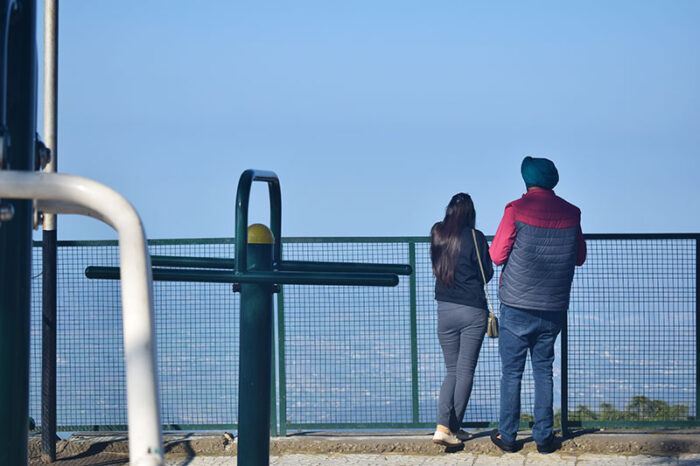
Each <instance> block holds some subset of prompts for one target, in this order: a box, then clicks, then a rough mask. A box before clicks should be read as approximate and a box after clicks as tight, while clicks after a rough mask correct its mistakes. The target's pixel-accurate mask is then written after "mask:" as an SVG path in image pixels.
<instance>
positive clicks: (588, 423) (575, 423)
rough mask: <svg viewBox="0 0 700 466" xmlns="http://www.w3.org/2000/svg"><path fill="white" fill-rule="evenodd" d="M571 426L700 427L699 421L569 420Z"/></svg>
mask: <svg viewBox="0 0 700 466" xmlns="http://www.w3.org/2000/svg"><path fill="white" fill-rule="evenodd" d="M569 427H581V428H620V429H640V428H659V427H669V428H683V427H700V422H699V421H594V420H592V421H571V420H570V421H569Z"/></svg>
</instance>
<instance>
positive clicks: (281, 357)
mask: <svg viewBox="0 0 700 466" xmlns="http://www.w3.org/2000/svg"><path fill="white" fill-rule="evenodd" d="M284 337H285V331H284V287H283V286H282V285H280V291H279V293H277V351H278V364H279V376H278V379H279V384H280V416H279V419H280V435H281V436H283V437H284V436H286V435H287V366H286V359H285V347H284Z"/></svg>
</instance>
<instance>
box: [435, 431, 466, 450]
mask: <svg viewBox="0 0 700 466" xmlns="http://www.w3.org/2000/svg"><path fill="white" fill-rule="evenodd" d="M433 443H437V444H438V445H443V446H445V447H458V446H460V445H462V441H461V440H460V439H458V438H457V437H455V436H454V435H453V434H452V433H446V432H441V431H439V430H436V431H435V434H433Z"/></svg>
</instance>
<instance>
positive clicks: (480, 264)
mask: <svg viewBox="0 0 700 466" xmlns="http://www.w3.org/2000/svg"><path fill="white" fill-rule="evenodd" d="M472 237H473V238H474V249H476V258H477V259H478V261H479V269H481V278H482V279H483V280H484V291H486V299H487V300H488V302H489V312H493V310H492V309H493V304H492V303H491V295H490V294H489V287H488V285H486V274H485V273H484V266H483V265H482V263H481V253H480V252H479V243H478V242H477V241H476V230H475V229H473V228H472Z"/></svg>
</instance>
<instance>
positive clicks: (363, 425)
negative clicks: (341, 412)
mask: <svg viewBox="0 0 700 466" xmlns="http://www.w3.org/2000/svg"><path fill="white" fill-rule="evenodd" d="M462 427H469V428H482V429H487V428H494V427H498V423H497V422H464V423H462ZM531 427H532V425H531V423H529V422H521V423H520V425H519V426H518V428H519V429H520V430H527V429H530V428H531ZM434 428H435V423H434V422H357V423H350V422H348V423H313V422H312V423H290V424H287V429H288V430H324V429H326V430H328V429H337V430H345V429H348V430H350V429H351V430H357V429H367V430H372V429H434Z"/></svg>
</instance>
